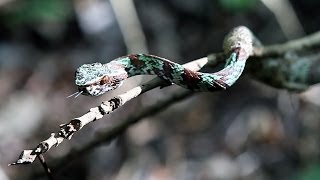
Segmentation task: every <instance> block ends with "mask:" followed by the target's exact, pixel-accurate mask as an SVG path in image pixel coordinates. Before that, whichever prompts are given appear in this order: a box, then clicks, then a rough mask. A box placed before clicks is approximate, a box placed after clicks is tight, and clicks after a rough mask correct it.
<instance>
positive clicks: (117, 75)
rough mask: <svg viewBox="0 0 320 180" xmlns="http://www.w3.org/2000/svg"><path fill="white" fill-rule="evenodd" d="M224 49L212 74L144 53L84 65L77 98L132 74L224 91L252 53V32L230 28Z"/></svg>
mask: <svg viewBox="0 0 320 180" xmlns="http://www.w3.org/2000/svg"><path fill="white" fill-rule="evenodd" d="M223 48H224V51H225V54H226V55H227V59H226V64H225V67H224V68H223V69H222V70H220V71H218V72H214V73H202V72H196V71H192V70H189V69H187V68H184V67H183V66H182V65H180V64H178V63H175V62H172V61H170V60H167V59H165V58H162V57H158V56H154V55H147V54H131V55H127V56H123V57H120V58H117V59H114V60H112V61H110V62H109V63H106V64H102V63H92V64H84V65H82V66H80V67H79V68H78V69H77V70H76V73H75V83H76V85H77V86H78V91H79V92H77V96H78V95H79V94H82V95H89V96H99V95H102V94H104V93H105V92H107V91H110V90H113V89H116V88H118V87H119V86H121V85H122V83H123V81H124V80H125V79H127V78H129V77H132V76H135V75H157V76H158V77H160V78H161V79H163V80H165V81H166V82H169V83H174V84H176V85H178V86H182V87H184V88H187V89H190V90H194V91H216V90H222V89H226V88H228V87H230V86H232V85H233V84H234V83H235V82H236V81H237V79H238V78H239V77H240V75H241V73H242V72H243V70H244V67H245V63H246V60H247V59H248V57H249V56H250V54H251V53H252V34H251V31H250V30H249V29H248V28H246V27H244V26H240V27H237V28H235V29H233V31H231V32H230V33H229V34H228V35H227V36H226V38H225V40H224V43H223Z"/></svg>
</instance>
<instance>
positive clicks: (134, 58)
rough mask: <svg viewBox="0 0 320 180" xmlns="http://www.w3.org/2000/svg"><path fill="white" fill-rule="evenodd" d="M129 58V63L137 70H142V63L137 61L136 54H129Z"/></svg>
mask: <svg viewBox="0 0 320 180" xmlns="http://www.w3.org/2000/svg"><path fill="white" fill-rule="evenodd" d="M129 58H130V60H131V63H132V64H133V65H134V66H136V67H137V68H142V67H144V66H145V64H144V62H143V61H141V60H140V59H139V56H138V55H137V54H131V55H129Z"/></svg>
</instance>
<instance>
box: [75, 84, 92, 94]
mask: <svg viewBox="0 0 320 180" xmlns="http://www.w3.org/2000/svg"><path fill="white" fill-rule="evenodd" d="M88 87H90V85H87V86H78V91H79V92H80V93H81V94H82V95H85V96H92V94H90V92H89V91H88Z"/></svg>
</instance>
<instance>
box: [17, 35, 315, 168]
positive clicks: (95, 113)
mask: <svg viewBox="0 0 320 180" xmlns="http://www.w3.org/2000/svg"><path fill="white" fill-rule="evenodd" d="M299 43H300V44H299ZM319 44H320V32H318V33H315V34H313V35H310V36H307V37H305V38H301V39H298V40H295V41H289V42H288V43H284V44H282V45H274V46H267V47H264V49H262V51H261V52H262V53H260V54H254V55H253V56H254V57H268V56H269V55H270V54H272V55H274V54H278V55H281V54H283V53H285V51H288V50H293V51H294V50H301V49H303V48H312V47H315V46H319ZM275 46H277V47H278V48H274V47H275ZM290 48H292V49H290ZM268 53H269V54H268ZM224 59H225V57H224V54H223V53H219V54H211V55H209V56H208V57H206V58H201V59H198V60H195V61H193V62H191V63H187V64H186V65H185V66H186V67H188V68H190V69H191V70H194V71H197V70H199V69H200V68H201V67H203V66H204V65H209V64H210V65H213V64H218V63H219V62H222V61H224ZM161 84H162V81H161V80H160V79H159V78H156V79H154V80H152V81H150V82H148V83H146V84H144V85H142V86H137V87H135V88H133V89H131V90H130V91H128V92H126V93H124V94H121V95H119V96H116V97H114V98H112V99H111V100H109V101H105V102H103V103H102V104H101V105H99V106H98V107H95V108H91V109H90V110H89V112H88V113H86V114H84V115H83V116H81V117H78V118H75V119H73V120H71V121H70V122H69V123H68V124H64V125H61V126H60V131H59V132H58V133H52V135H51V137H50V138H48V139H47V140H45V141H43V142H41V143H40V144H39V145H38V146H37V147H36V148H35V149H33V150H24V151H23V152H22V154H21V156H20V158H19V159H18V160H17V162H16V163H13V164H21V163H32V162H33V161H34V158H35V157H36V156H37V155H39V154H43V153H45V152H46V151H48V150H49V149H50V148H51V147H52V146H57V145H58V144H60V143H61V142H62V141H63V140H64V139H70V138H71V137H72V135H73V134H74V133H75V132H77V131H78V130H80V129H81V128H82V127H84V126H85V125H86V124H88V123H89V122H92V121H94V120H97V119H100V118H102V117H103V115H104V114H108V113H110V112H112V111H114V110H115V109H117V108H119V107H120V106H122V105H123V104H124V103H126V102H128V101H129V100H130V99H132V98H134V97H136V96H138V95H140V94H142V93H144V92H146V91H149V90H151V89H153V88H155V87H158V86H159V85H161ZM183 97H186V96H182V97H181V98H178V99H179V100H180V99H183ZM170 98H171V99H170ZM175 101H176V99H174V97H169V98H168V99H167V102H169V103H173V102H175ZM153 108H156V110H157V111H159V110H161V109H162V108H164V107H161V106H154V107H153ZM156 110H154V111H156ZM152 111H153V110H150V109H149V110H148V108H147V110H146V111H143V112H141V114H140V116H138V117H137V118H135V119H134V120H132V119H133V118H132V117H134V115H131V116H130V119H125V120H124V121H123V122H122V123H121V124H116V125H114V126H113V127H112V128H111V129H110V130H107V131H106V132H105V133H104V135H103V138H97V139H95V140H94V141H92V142H91V143H89V144H88V145H86V146H85V147H84V148H82V149H81V150H79V151H78V152H75V153H73V152H72V153H70V154H69V155H68V158H66V159H65V160H61V161H62V162H65V161H66V160H68V161H69V160H70V159H72V158H73V157H76V155H77V154H78V153H79V152H80V153H83V152H86V151H88V150H89V149H91V148H92V147H94V146H96V145H98V144H100V143H102V142H105V141H106V140H109V139H112V138H113V137H116V136H117V135H118V133H119V132H123V131H124V130H125V129H126V128H127V127H129V126H130V125H131V124H133V123H135V122H137V121H139V120H140V119H141V118H142V117H145V116H147V115H149V114H150V113H152Z"/></svg>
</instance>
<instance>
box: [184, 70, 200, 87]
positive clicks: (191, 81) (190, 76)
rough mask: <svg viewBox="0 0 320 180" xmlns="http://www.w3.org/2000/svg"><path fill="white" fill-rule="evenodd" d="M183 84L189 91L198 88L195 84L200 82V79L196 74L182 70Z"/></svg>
mask: <svg viewBox="0 0 320 180" xmlns="http://www.w3.org/2000/svg"><path fill="white" fill-rule="evenodd" d="M182 77H183V80H184V83H185V84H186V85H187V86H188V87H189V88H191V89H195V88H198V87H197V84H198V83H199V82H200V81H201V78H200V76H199V74H198V73H197V72H194V71H191V70H189V69H184V74H183V75H182Z"/></svg>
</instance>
